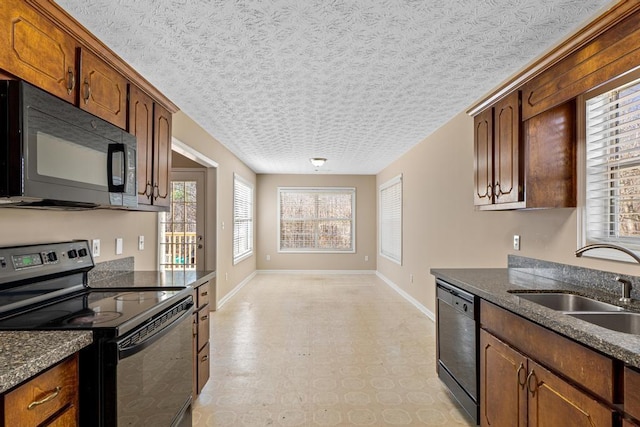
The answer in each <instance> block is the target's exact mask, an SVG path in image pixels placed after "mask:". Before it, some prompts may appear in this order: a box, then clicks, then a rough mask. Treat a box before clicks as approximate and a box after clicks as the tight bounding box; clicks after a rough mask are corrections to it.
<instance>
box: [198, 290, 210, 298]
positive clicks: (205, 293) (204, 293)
mask: <svg viewBox="0 0 640 427" xmlns="http://www.w3.org/2000/svg"><path fill="white" fill-rule="evenodd" d="M200 295H201V296H203V297H206V296H207V295H209V292H207V291H204V292H200Z"/></svg>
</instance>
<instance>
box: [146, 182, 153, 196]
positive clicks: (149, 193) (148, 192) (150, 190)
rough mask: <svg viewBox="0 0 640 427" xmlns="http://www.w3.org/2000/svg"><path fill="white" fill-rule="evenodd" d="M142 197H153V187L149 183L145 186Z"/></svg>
mask: <svg viewBox="0 0 640 427" xmlns="http://www.w3.org/2000/svg"><path fill="white" fill-rule="evenodd" d="M144 195H145V196H147V199H150V198H151V196H153V187H152V186H151V182H149V181H147V185H146V186H145V187H144Z"/></svg>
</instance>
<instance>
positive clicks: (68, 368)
mask: <svg viewBox="0 0 640 427" xmlns="http://www.w3.org/2000/svg"><path fill="white" fill-rule="evenodd" d="M0 399H1V400H2V406H1V408H2V410H1V411H0V415H2V419H1V420H0V426H2V427H23V426H24V427H33V426H57V427H72V426H77V425H78V356H77V354H76V355H74V356H71V357H69V358H67V359H66V360H64V361H62V362H60V363H59V364H57V365H55V366H54V367H52V368H49V369H48V370H46V371H44V372H43V373H41V374H39V375H37V376H36V377H34V378H32V379H30V380H28V381H27V382H25V383H24V384H22V385H20V386H18V387H17V388H15V389H14V390H12V391H10V392H8V393H6V394H4V395H2V396H0Z"/></svg>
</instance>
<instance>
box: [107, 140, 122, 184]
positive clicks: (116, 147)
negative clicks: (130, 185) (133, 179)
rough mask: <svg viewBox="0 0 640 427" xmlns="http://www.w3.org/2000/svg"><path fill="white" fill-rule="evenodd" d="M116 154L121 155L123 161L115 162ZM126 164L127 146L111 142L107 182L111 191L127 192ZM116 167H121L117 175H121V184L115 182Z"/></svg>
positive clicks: (108, 155)
mask: <svg viewBox="0 0 640 427" xmlns="http://www.w3.org/2000/svg"><path fill="white" fill-rule="evenodd" d="M115 156H120V157H121V161H120V162H114V161H113V159H114V157H115ZM126 164H127V150H126V146H125V145H124V144H109V147H108V149H107V182H108V186H109V192H110V193H124V192H125V181H126V179H125V177H126V175H125V174H126V171H125V167H126ZM114 167H119V170H118V171H117V172H118V173H117V174H116V175H115V176H117V177H120V184H116V183H114V182H113V177H114V173H113V172H114V170H113V168H114Z"/></svg>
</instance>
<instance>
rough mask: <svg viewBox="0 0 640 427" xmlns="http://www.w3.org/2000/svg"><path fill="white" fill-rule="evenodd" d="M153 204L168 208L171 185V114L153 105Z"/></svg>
mask: <svg viewBox="0 0 640 427" xmlns="http://www.w3.org/2000/svg"><path fill="white" fill-rule="evenodd" d="M153 117H154V119H153V123H154V127H153V150H154V151H153V172H154V180H153V204H154V205H156V206H166V207H168V206H169V202H170V191H169V187H170V185H171V181H170V176H169V174H170V172H171V113H170V112H169V111H167V110H166V109H165V108H163V107H162V106H160V105H158V104H155V105H154V108H153Z"/></svg>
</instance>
